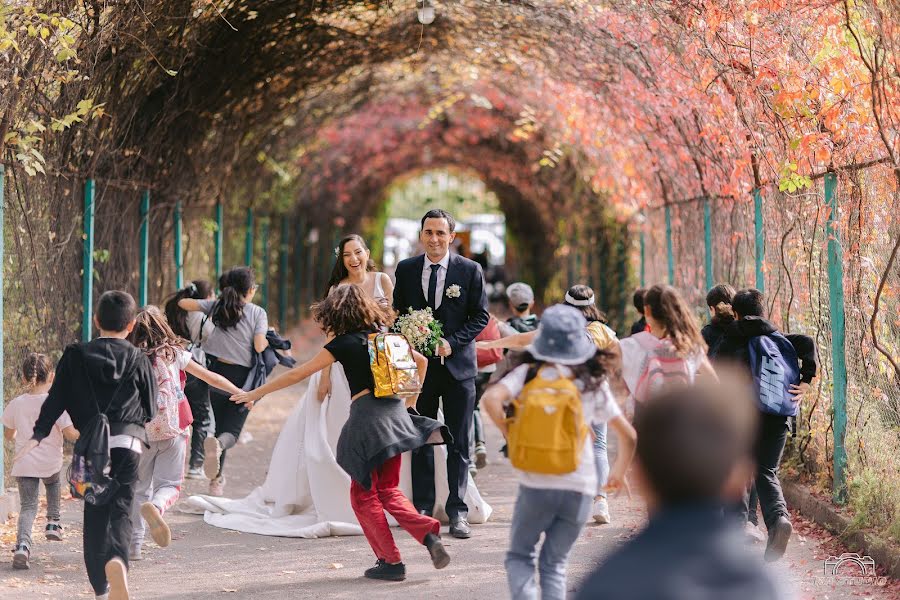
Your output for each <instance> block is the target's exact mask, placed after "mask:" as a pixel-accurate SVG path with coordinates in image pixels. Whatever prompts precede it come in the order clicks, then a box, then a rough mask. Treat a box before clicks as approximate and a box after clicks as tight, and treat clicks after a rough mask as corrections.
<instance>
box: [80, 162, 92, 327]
mask: <svg viewBox="0 0 900 600" xmlns="http://www.w3.org/2000/svg"><path fill="white" fill-rule="evenodd" d="M82 240H83V241H84V243H83V245H82V264H81V269H82V276H81V311H82V312H81V341H83V342H89V341H91V334H92V333H93V331H92V329H93V328H92V327H91V322H92V319H93V317H94V309H93V297H94V180H93V179H88V180H87V181H85V182H84V232H83V233H82Z"/></svg>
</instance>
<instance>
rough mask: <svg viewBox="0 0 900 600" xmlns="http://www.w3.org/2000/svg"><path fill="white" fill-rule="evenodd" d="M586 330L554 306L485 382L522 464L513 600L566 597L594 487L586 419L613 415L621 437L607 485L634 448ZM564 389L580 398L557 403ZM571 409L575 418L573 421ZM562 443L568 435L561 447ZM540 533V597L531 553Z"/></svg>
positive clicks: (602, 358) (511, 560)
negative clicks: (509, 364)
mask: <svg viewBox="0 0 900 600" xmlns="http://www.w3.org/2000/svg"><path fill="white" fill-rule="evenodd" d="M586 328H587V321H586V320H585V318H584V317H583V316H582V315H581V313H579V312H578V311H577V310H576V309H575V308H572V307H571V306H563V305H556V306H552V307H550V308H548V309H547V310H546V311H545V312H544V314H543V316H542V318H541V324H540V326H539V327H538V329H537V332H538V334H537V337H536V338H535V339H534V342H533V343H532V344H531V346H529V347H528V348H527V351H526V353H525V354H524V356H523V364H521V365H519V366H517V367H516V368H514V369H513V370H512V371H510V372H509V373H508V374H507V375H506V376H505V377H504V378H503V379H501V380H500V382H499V383H498V384H497V385H495V386H492V387H490V388H488V390H487V391H486V392H485V394H484V397H483V398H482V400H483V402H484V406H485V409H486V410H487V412H488V415H490V417H491V419H492V420H493V421H494V423H495V424H496V425H497V427H498V428H500V430H501V431H502V432H503V434H504V435H505V436H507V437H508V438H509V439H510V444H509V446H510V456H511V457H513V458H512V460H513V463H514V465H515V466H516V467H517V468H518V469H519V471H520V476H519V483H520V486H519V495H518V498H517V499H516V506H515V510H514V512H513V519H512V526H511V531H510V542H509V551H508V552H507V555H506V574H507V580H508V582H509V591H510V595H511V596H512V598H513V600H525V599H528V600H531V599H534V598H537V597H538V596H539V595H540V597H541V598H542V599H543V600H563V599H564V598H565V597H566V569H567V566H568V557H569V552H570V551H571V549H572V546H573V544H574V543H575V541H576V540H577V539H578V536H579V535H580V534H581V531H582V530H583V529H584V526H585V522H586V521H587V517H588V515H589V514H590V512H591V505H592V504H593V501H594V496H595V494H596V492H597V472H596V470H595V469H594V453H593V451H592V448H591V440H590V436H589V435H588V431H589V428H590V426H591V425H592V424H593V423H594V422H596V421H604V422H609V423H610V424H611V425H612V427H613V429H614V430H615V431H616V433H617V434H618V436H619V438H620V446H619V453H618V456H617V458H616V463H615V464H614V465H613V467H612V470H611V471H610V474H609V479H608V482H607V490H613V489H617V488H619V487H620V486H621V485H622V482H623V480H624V477H625V471H626V469H627V468H628V465H629V463H630V462H631V457H632V455H633V453H634V447H635V433H634V429H632V427H631V425H630V424H629V423H628V421H627V420H625V418H624V417H623V416H622V413H621V411H620V410H619V407H618V406H617V405H616V403H615V400H614V399H613V398H612V394H611V392H610V391H609V386H608V384H607V381H606V376H607V366H606V364H607V361H608V359H609V358H610V355H609V354H608V353H607V352H604V351H599V350H598V349H597V346H596V345H595V343H594V341H593V340H592V339H591V337H590V336H589V335H588V334H587V332H586V331H585V330H586ZM573 395H574V396H573ZM563 396H569V397H570V398H574V402H575V403H576V404H575V405H574V406H573V405H568V404H567V405H565V406H564V407H560V406H559V404H558V402H559V399H560V398H562V397H563ZM514 399H515V402H514ZM510 404H513V405H514V406H517V408H516V409H515V410H514V415H513V417H512V422H513V423H512V424H511V425H510V423H508V421H507V419H506V407H507V406H508V405H510ZM548 408H553V410H547V409H548ZM564 409H565V410H564ZM579 409H580V410H579ZM570 411H571V412H570ZM573 414H574V415H575V417H576V421H577V422H576V423H574V424H572V423H571V420H570V418H569V417H570V416H572V415H573ZM509 427H515V428H516V431H515V432H514V433H515V434H516V435H515V436H514V437H509V434H510V429H509ZM573 434H574V435H573ZM529 436H530V437H529ZM524 440H528V441H531V442H534V444H533V445H528V444H527V443H526V441H524ZM561 442H566V443H565V444H562V445H564V446H565V447H564V448H562V447H560V445H561ZM523 448H524V450H525V452H522V451H521V449H523ZM528 449H531V452H530V453H529V452H527V450H528ZM566 450H568V452H566ZM557 459H558V460H557ZM568 459H571V460H568ZM551 462H552V465H550V464H549V463H551ZM550 466H552V468H549V467H550ZM556 467H559V468H556ZM541 534H543V536H544V543H543V545H542V546H541V551H540V558H539V560H538V561H537V562H538V571H539V572H540V588H541V590H540V594H538V590H537V587H538V586H537V583H536V581H535V558H537V551H536V547H537V545H538V542H539V541H540V539H541Z"/></svg>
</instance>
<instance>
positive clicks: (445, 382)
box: [412, 359, 475, 520]
mask: <svg viewBox="0 0 900 600" xmlns="http://www.w3.org/2000/svg"><path fill="white" fill-rule="evenodd" d="M441 397H443V409H444V423H445V424H446V425H447V428H448V429H449V430H450V434H451V435H453V445H452V446H448V447H447V484H448V487H449V488H450V494H449V495H448V497H447V503H446V504H445V505H444V509H445V511H446V512H447V516H448V517H450V519H451V520H452V519H454V518H455V517H466V516H468V514H469V507H468V506H466V503H465V498H466V486H467V485H468V483H469V443H470V441H471V440H470V437H471V431H470V430H471V427H472V412H473V410H474V408H475V378H474V377H473V378H472V379H466V380H463V381H457V380H456V379H454V378H453V376H452V375H450V372H449V371H447V367H445V366H444V365H442V364H441V361H440V359H438V360H434V359H432V360H429V361H428V374H427V375H426V377H425V383H424V384H423V386H422V393H421V394H420V395H419V400H418V402H417V403H416V410H418V412H419V414H421V415H424V416H426V417H431V418H432V419H436V418H437V413H438V402H439V401H440V399H441ZM412 484H413V504H414V505H415V507H416V510H428V511H431V510H433V509H434V503H435V492H434V448H433V447H432V446H423V447H422V448H419V449H418V450H414V451H413V453H412Z"/></svg>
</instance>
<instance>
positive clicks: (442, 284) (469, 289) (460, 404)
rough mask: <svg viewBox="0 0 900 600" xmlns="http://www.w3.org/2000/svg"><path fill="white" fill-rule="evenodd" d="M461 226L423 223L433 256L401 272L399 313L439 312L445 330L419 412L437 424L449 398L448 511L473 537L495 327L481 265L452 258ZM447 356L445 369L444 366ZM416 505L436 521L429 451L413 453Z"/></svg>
mask: <svg viewBox="0 0 900 600" xmlns="http://www.w3.org/2000/svg"><path fill="white" fill-rule="evenodd" d="M455 230H456V221H454V220H453V217H452V216H450V214H449V213H448V212H446V211H444V210H439V209H435V210H430V211H428V213H427V214H426V215H425V216H424V217H422V227H421V231H420V232H419V239H420V240H421V242H422V245H423V246H424V247H425V254H424V255H420V256H416V257H413V258H408V259H406V260H404V261H401V262H400V264H398V265H397V270H396V287H394V309H395V310H397V311H398V312H400V313H404V312H406V310H407V309H408V308H410V307H412V308H413V309H415V310H420V309H423V308H426V307H431V309H432V310H433V311H434V316H435V318H436V319H437V320H438V321H440V322H441V323H442V324H443V325H444V337H443V338H441V343H440V345H439V346H438V348H437V355H438V357H436V358H432V359H431V360H429V361H428V374H427V375H426V376H425V382H424V384H423V386H422V393H421V394H420V395H419V400H418V403H417V404H416V409H417V410H418V411H419V413H420V414H422V415H425V416H427V417H431V418H435V419H436V418H437V412H438V400H439V399H441V398H443V408H444V422H445V423H446V424H447V427H448V428H449V429H450V433H451V434H453V444H452V445H450V446H448V447H447V483H448V486H449V488H450V494H449V496H448V498H447V503H446V505H445V510H446V511H447V516H448V517H449V518H450V535H452V536H453V537H457V538H468V537H469V535H470V531H469V522H468V520H467V518H468V513H469V508H468V507H467V506H466V503H465V497H466V485H467V484H468V482H469V441H470V436H471V434H470V429H471V426H472V411H473V409H474V407H475V374H476V370H477V369H476V363H475V344H474V339H475V336H477V335H478V334H479V333H481V330H482V329H484V328H485V327H486V326H487V324H488V304H487V297H486V296H485V294H484V275H483V274H482V272H481V266H480V265H479V264H478V263H476V262H473V261H471V260H469V259H467V258H463V257H461V256H458V255H456V254H450V244H451V243H452V242H453V239H454V238H455V237H456V233H455ZM439 357H443V364H441V359H440V358H439ZM412 484H413V504H415V506H416V509H417V510H418V511H419V512H420V513H423V514H428V515H431V512H432V510H433V509H434V503H435V491H434V450H433V448H432V447H431V446H424V447H422V448H420V449H418V450H415V451H413V453H412Z"/></svg>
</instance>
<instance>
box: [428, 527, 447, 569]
mask: <svg viewBox="0 0 900 600" xmlns="http://www.w3.org/2000/svg"><path fill="white" fill-rule="evenodd" d="M425 547H426V548H428V554H430V555H431V562H432V564H434V568H435V569H443V568H444V567H446V566H447V565H449V564H450V555H449V554H447V550H446V548H444V544H443V542H441V538H440V536H437V535H434V534H433V533H429V534H428V535H426V536H425Z"/></svg>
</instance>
